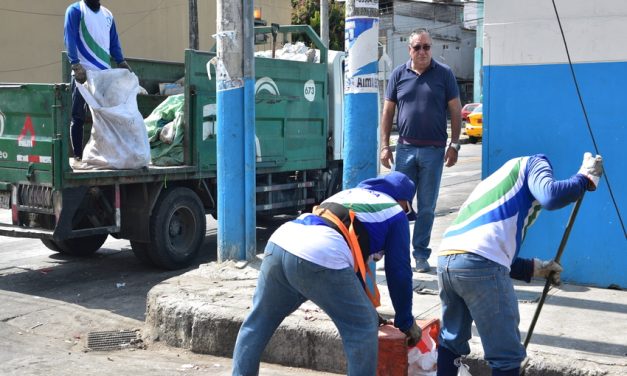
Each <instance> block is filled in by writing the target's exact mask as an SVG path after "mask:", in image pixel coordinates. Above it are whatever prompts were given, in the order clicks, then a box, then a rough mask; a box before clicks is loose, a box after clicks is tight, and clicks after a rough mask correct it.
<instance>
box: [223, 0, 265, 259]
mask: <svg viewBox="0 0 627 376" xmlns="http://www.w3.org/2000/svg"><path fill="white" fill-rule="evenodd" d="M217 19H218V20H219V22H218V28H217V34H216V39H217V50H216V51H217V57H218V59H217V60H218V61H217V63H216V81H217V82H216V92H217V175H218V197H217V198H218V261H219V262H222V261H225V260H244V259H252V258H254V257H255V253H256V252H255V251H256V239H255V226H256V223H255V214H256V211H255V205H256V204H255V102H254V99H255V98H254V88H255V81H254V61H253V53H254V52H253V47H254V35H253V34H254V26H253V1H252V0H218V3H217Z"/></svg>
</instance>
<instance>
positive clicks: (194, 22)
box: [189, 0, 198, 50]
mask: <svg viewBox="0 0 627 376" xmlns="http://www.w3.org/2000/svg"><path fill="white" fill-rule="evenodd" d="M189 48H191V49H193V50H197V49H198V1H197V0H189Z"/></svg>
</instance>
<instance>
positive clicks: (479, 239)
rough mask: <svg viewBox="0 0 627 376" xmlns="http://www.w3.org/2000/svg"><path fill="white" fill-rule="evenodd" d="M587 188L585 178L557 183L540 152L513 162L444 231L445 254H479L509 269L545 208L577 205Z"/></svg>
mask: <svg viewBox="0 0 627 376" xmlns="http://www.w3.org/2000/svg"><path fill="white" fill-rule="evenodd" d="M587 184H588V183H587V179H586V177H585V176H583V175H581V174H576V175H574V176H572V177H571V178H569V179H566V180H555V179H554V178H553V170H552V168H551V164H550V163H549V161H548V159H547V158H546V157H545V156H544V155H541V154H538V155H533V156H530V157H520V158H514V159H511V160H509V161H507V162H506V163H505V164H504V165H503V166H502V167H501V168H499V169H498V170H497V171H495V172H494V173H493V174H492V175H490V176H489V177H487V178H486V179H485V180H483V181H482V182H481V183H479V185H478V186H477V187H476V188H475V189H474V190H473V192H472V193H471V194H470V196H469V197H468V199H467V200H466V201H465V202H464V204H463V205H462V207H461V208H460V210H459V213H458V215H457V218H456V219H455V220H454V221H453V224H452V225H451V226H450V227H449V228H448V229H447V230H446V231H445V233H444V236H443V239H442V242H441V244H440V250H441V251H447V250H462V251H466V252H470V253H475V254H478V255H480V256H483V257H485V258H487V259H489V260H492V261H494V262H496V263H498V264H501V265H503V266H506V267H507V268H510V266H511V265H512V263H513V262H514V260H515V259H516V257H517V256H518V253H519V251H520V245H521V243H522V241H523V240H524V238H525V235H526V234H527V230H528V229H529V227H530V226H531V225H532V224H533V223H534V222H535V220H536V219H537V217H538V214H539V213H540V210H541V209H542V208H546V209H548V210H553V209H559V208H561V207H564V206H566V205H567V204H569V203H570V202H573V201H576V200H577V199H578V198H579V197H581V195H582V194H583V193H584V191H585V188H586V185H587Z"/></svg>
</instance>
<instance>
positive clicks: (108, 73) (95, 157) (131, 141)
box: [74, 69, 150, 169]
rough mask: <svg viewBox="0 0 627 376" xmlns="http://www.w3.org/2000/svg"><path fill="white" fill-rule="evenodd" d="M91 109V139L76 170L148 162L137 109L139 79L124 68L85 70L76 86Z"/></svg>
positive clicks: (121, 167) (148, 146) (144, 136)
mask: <svg viewBox="0 0 627 376" xmlns="http://www.w3.org/2000/svg"><path fill="white" fill-rule="evenodd" d="M78 89H79V90H80V92H81V94H82V95H83V98H85V102H87V104H88V105H89V107H90V109H91V115H92V119H93V125H92V128H91V138H90V139H89V142H88V143H87V145H86V146H85V150H84V151H83V161H82V163H79V164H78V165H76V166H74V168H78V169H135V168H142V167H145V166H148V164H149V163H150V145H149V143H148V134H147V132H146V127H145V126H144V119H143V118H142V115H141V114H140V113H139V110H138V108H137V93H138V92H139V90H140V86H139V80H138V79H137V76H136V75H135V73H133V72H130V71H129V70H127V69H107V70H103V71H87V81H86V82H85V83H84V84H82V85H80V84H79V85H78Z"/></svg>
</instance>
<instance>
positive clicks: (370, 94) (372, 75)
mask: <svg viewBox="0 0 627 376" xmlns="http://www.w3.org/2000/svg"><path fill="white" fill-rule="evenodd" d="M344 25H345V26H344V27H345V38H346V40H345V44H344V45H345V50H346V53H347V56H348V57H347V59H346V61H347V64H346V72H345V74H346V79H345V86H344V92H345V95H344V174H343V184H344V189H346V188H353V187H355V186H356V185H357V184H358V183H359V182H361V181H362V180H364V179H367V178H372V177H374V176H376V175H377V165H378V163H379V161H378V157H379V156H378V153H377V151H378V142H377V134H378V132H377V127H378V124H379V118H378V103H377V102H378V94H379V78H378V39H379V1H378V0H347V1H346V20H345V23H344Z"/></svg>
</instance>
